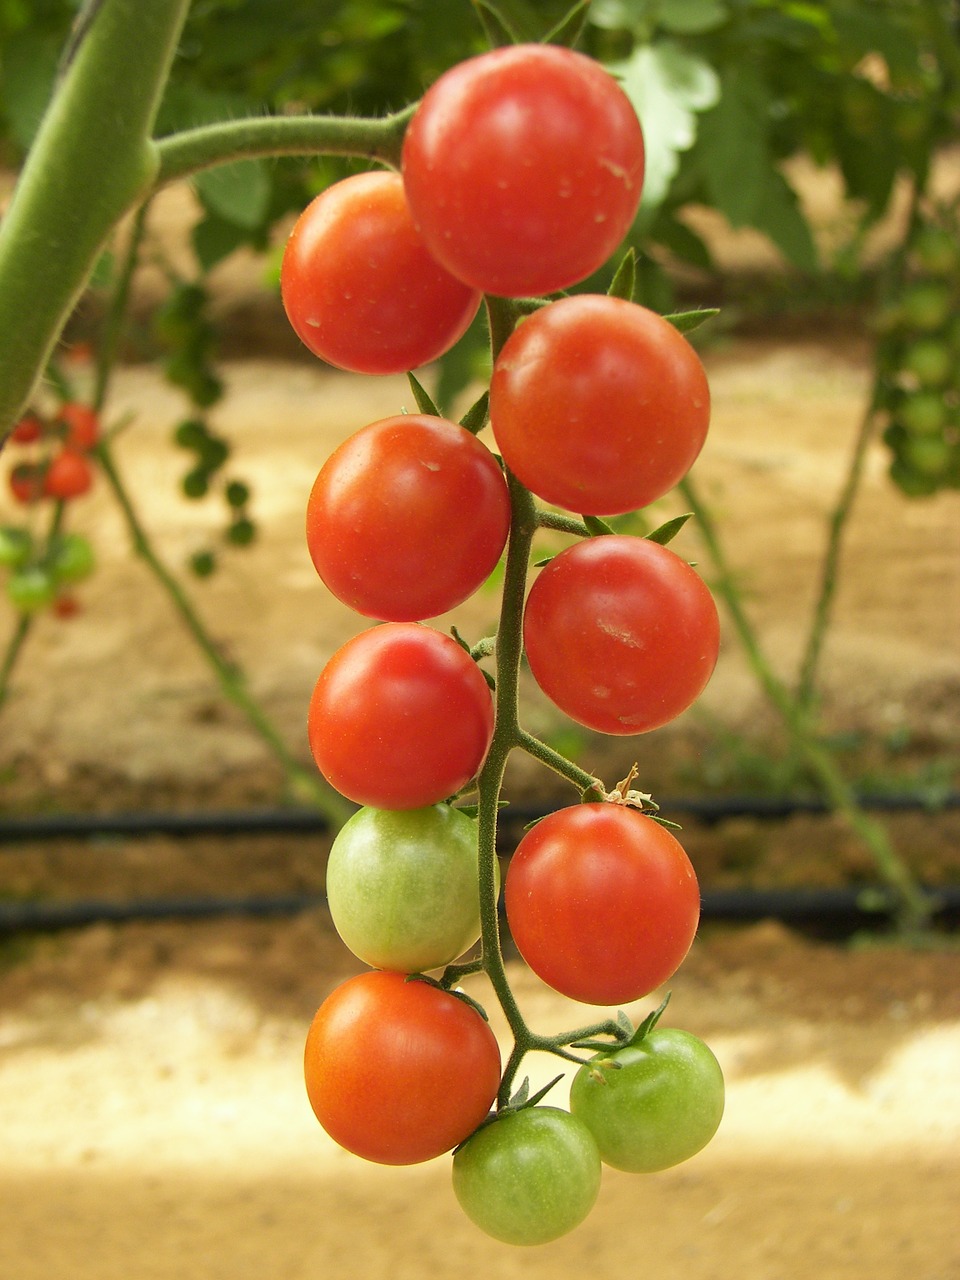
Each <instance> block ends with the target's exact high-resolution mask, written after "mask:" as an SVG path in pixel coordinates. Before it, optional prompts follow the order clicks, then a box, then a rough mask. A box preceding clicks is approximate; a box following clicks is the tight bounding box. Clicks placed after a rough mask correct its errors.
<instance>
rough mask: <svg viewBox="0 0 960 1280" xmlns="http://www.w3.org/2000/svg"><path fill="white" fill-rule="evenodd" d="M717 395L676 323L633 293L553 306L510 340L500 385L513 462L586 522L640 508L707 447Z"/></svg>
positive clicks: (506, 448)
mask: <svg viewBox="0 0 960 1280" xmlns="http://www.w3.org/2000/svg"><path fill="white" fill-rule="evenodd" d="M709 422H710V389H709V386H708V384H707V377H706V374H705V373H704V370H703V366H702V364H701V363H700V358H699V356H698V355H697V353H696V351H695V350H694V349H693V347H692V346H691V345H690V343H689V342H687V340H686V338H684V337H683V335H682V334H680V333H679V332H678V331H677V330H676V329H675V328H674V327H673V325H672V324H670V323H669V321H667V320H664V319H663V317H662V316H659V315H657V314H656V312H654V311H648V310H647V308H646V307H640V306H637V305H636V304H635V303H632V302H626V301H624V300H623V299H622V298H608V297H601V296H596V295H592V294H580V295H577V296H576V297H572V298H561V299H560V300H559V301H557V302H554V303H552V304H551V305H550V306H549V307H543V308H541V310H540V311H537V312H536V313H535V314H534V315H532V316H530V317H529V318H528V319H527V320H525V321H524V322H523V324H521V325H520V326H519V328H518V329H517V330H516V331H515V332H514V333H513V334H512V335H511V336H510V338H509V339H508V340H507V342H506V344H505V346H504V348H503V350H502V351H501V352H500V355H499V356H498V358H497V361H496V364H495V366H494V371H493V378H492V381H491V384H490V424H491V426H492V428H493V434H494V436H495V437H496V441H497V445H498V447H499V449H500V452H501V453H502V455H503V460H504V462H505V463H506V464H507V466H508V467H509V468H510V470H511V471H512V472H513V473H514V475H515V476H516V477H517V479H518V480H520V482H521V483H522V484H524V485H526V487H527V488H528V489H530V490H531V491H532V492H533V493H535V494H536V495H537V496H538V497H539V498H543V499H544V501H546V502H550V503H554V504H556V505H557V506H559V507H565V508H566V509H567V510H568V511H578V512H581V513H582V514H585V515H596V516H612V515H623V514H624V513H626V512H628V511H636V510H637V509H638V508H640V507H645V506H647V505H648V504H649V503H651V502H654V501H656V499H657V498H660V497H662V496H663V495H664V494H665V493H667V492H668V491H669V490H670V489H672V488H673V486H674V485H675V484H676V483H677V482H678V481H679V480H682V479H683V477H684V476H685V475H686V473H687V472H688V471H689V469H690V467H691V466H692V465H693V463H694V461H695V460H696V458H697V455H698V454H699V453H700V450H701V449H702V447H703V442H704V440H705V438H706V434H707V427H708V425H709Z"/></svg>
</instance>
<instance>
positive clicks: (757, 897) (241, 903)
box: [0, 886, 960, 936]
mask: <svg viewBox="0 0 960 1280" xmlns="http://www.w3.org/2000/svg"><path fill="white" fill-rule="evenodd" d="M930 892H932V893H933V894H934V896H935V899H936V904H935V905H936V911H935V913H934V914H935V921H936V923H937V924H940V925H943V926H947V927H956V926H957V925H958V924H960V886H946V887H943V888H936V889H933V890H931V891H930ZM884 901H885V891H884V890H883V888H881V887H879V886H862V887H859V888H858V887H841V888H806V889H717V890H706V891H705V892H704V894H703V897H702V906H701V919H702V921H703V922H704V923H709V922H723V921H727V922H751V921H758V920H767V919H775V920H780V921H782V922H783V923H785V924H792V925H795V926H797V927H799V928H804V927H806V928H811V929H813V931H814V932H820V933H827V934H829V935H831V936H836V935H838V934H841V935H842V934H845V933H846V934H848V933H852V932H855V931H856V930H858V929H863V928H867V927H871V926H872V927H874V928H880V927H886V926H887V924H888V922H887V919H886V917H885V915H884V914H883V911H882V904H883V902H884ZM325 908H326V899H325V898H324V897H323V895H321V894H307V893H289V894H276V895H259V896H253V897H171V898H136V899H132V900H129V901H126V902H116V901H110V900H86V901H74V902H50V901H48V902H0V934H14V933H27V932H44V933H46V932H51V931H54V930H59V929H73V928H79V927H82V926H84V925H90V924H102V923H115V924H120V923H127V922H130V921H148V920H197V919H215V918H217V917H225V916H226V917H243V916H247V917H254V918H267V917H276V916H281V917H283V916H293V915H297V914H299V913H301V912H304V911H314V910H319V909H325Z"/></svg>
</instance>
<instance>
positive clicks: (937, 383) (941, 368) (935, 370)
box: [903, 338, 956, 387]
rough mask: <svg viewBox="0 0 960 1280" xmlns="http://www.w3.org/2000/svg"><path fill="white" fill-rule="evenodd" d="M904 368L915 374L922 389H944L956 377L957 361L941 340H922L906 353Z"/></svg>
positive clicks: (910, 347) (913, 344)
mask: <svg viewBox="0 0 960 1280" xmlns="http://www.w3.org/2000/svg"><path fill="white" fill-rule="evenodd" d="M903 368H904V369H905V370H906V371H907V372H908V373H912V374H913V376H914V377H915V378H916V379H917V381H918V382H919V383H920V385H921V387H942V386H945V385H946V384H947V383H948V382H949V381H950V380H951V378H952V377H954V374H955V370H956V360H955V359H954V355H953V352H952V351H951V350H950V348H949V347H948V346H947V345H946V343H944V342H943V341H941V340H940V339H938V338H920V339H918V341H916V342H914V343H912V344H911V345H910V346H909V347H908V348H907V350H906V351H905V352H904V355H903Z"/></svg>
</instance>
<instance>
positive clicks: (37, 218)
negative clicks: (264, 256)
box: [0, 0, 189, 440]
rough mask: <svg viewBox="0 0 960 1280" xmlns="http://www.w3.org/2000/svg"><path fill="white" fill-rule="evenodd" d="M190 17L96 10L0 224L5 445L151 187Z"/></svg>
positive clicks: (163, 10) (174, 9)
mask: <svg viewBox="0 0 960 1280" xmlns="http://www.w3.org/2000/svg"><path fill="white" fill-rule="evenodd" d="M188 8H189V0H150V3H149V4H145V3H144V2H143V0H100V3H99V4H98V5H96V6H91V7H90V9H89V15H88V16H89V21H88V23H87V25H86V27H85V28H84V29H83V33H82V35H81V36H80V38H79V39H78V41H77V43H76V47H75V49H74V50H73V53H72V56H71V58H70V60H69V62H68V64H67V66H66V69H65V72H64V74H63V76H62V78H61V80H60V82H59V83H58V85H57V88H56V90H55V93H54V96H53V100H52V102H51V104H50V106H49V108H48V109H47V112H46V115H45V116H44V119H43V121H42V123H41V126H40V130H39V132H38V134H37V137H36V140H35V141H34V144H33V147H32V148H31V151H30V154H29V156H28V157H27V160H26V163H25V165H24V167H23V171H22V173H21V174H20V178H19V180H18V182H17V185H16V187H15V188H14V193H13V198H12V199H11V202H10V207H9V209H8V210H7V213H6V215H5V216H4V218H3V221H2V222H0V334H2V335H3V341H2V343H0V440H2V439H3V437H4V436H5V435H6V433H7V430H8V428H9V427H10V426H11V425H12V423H13V422H15V421H16V419H17V417H18V415H19V414H20V413H21V412H22V410H23V408H24V407H25V406H26V404H27V402H28V400H29V397H30V395H31V393H32V391H33V387H34V384H35V382H36V379H37V378H38V376H39V375H40V373H41V371H42V370H43V368H44V367H45V366H46V364H47V361H48V359H49V356H50V354H51V352H52V350H53V347H54V344H55V343H56V341H57V339H58V337H59V335H60V332H61V330H62V328H63V325H64V324H65V322H66V320H67V317H68V316H69V315H70V312H71V311H72V310H73V307H74V305H75V303H76V301H77V298H78V297H79V295H80V293H81V291H82V289H83V287H84V285H85V284H86V282H87V279H88V278H89V275H90V272H91V271H92V270H93V267H94V265H95V263H96V261H97V257H98V256H99V254H100V252H101V250H102V249H103V247H104V244H105V243H106V240H107V238H108V236H109V235H110V233H111V231H112V230H113V228H114V227H115V226H116V224H117V223H118V222H119V220H120V219H121V218H122V217H123V215H124V214H125V213H127V211H128V210H129V209H131V208H133V207H135V206H136V205H137V204H138V203H139V202H140V201H141V200H142V199H143V197H144V196H145V195H146V193H147V192H148V191H149V189H150V187H151V186H152V184H153V182H154V181H155V179H156V174H157V169H158V166H159V159H158V156H157V152H156V148H155V146H154V144H153V142H152V141H151V140H150V133H151V131H152V128H153V121H154V116H155V114H156V109H157V105H158V103H159V101H160V96H161V93H162V91H163V86H164V84H165V82H166V78H167V74H168V71H169V67H170V63H171V61H172V59H173V54H174V50H175V48H176V44H177V41H178V39H179V35H180V30H181V28H182V26H183V22H184V19H185V17H186V14H187V10H188ZM118 72H121V73H122V74H118Z"/></svg>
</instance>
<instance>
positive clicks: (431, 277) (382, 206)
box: [280, 172, 480, 374]
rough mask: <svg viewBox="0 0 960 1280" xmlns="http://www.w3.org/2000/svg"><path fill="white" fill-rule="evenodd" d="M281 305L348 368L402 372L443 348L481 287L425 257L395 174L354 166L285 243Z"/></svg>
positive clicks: (306, 337) (461, 326)
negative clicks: (354, 170)
mask: <svg viewBox="0 0 960 1280" xmlns="http://www.w3.org/2000/svg"><path fill="white" fill-rule="evenodd" d="M280 290H281V296H282V299H283V305H284V308H285V310H286V313H287V317H288V319H289V320H290V323H291V325H292V326H293V328H294V330H295V332H296V334H297V336H298V337H299V338H300V340H301V342H303V344H304V345H305V346H306V347H307V348H308V349H309V350H310V351H312V352H313V354H314V355H316V356H319V357H320V358H321V359H322V360H325V361H326V362H327V363H328V364H332V365H334V366H335V367H336V368H339V369H346V370H349V371H350V372H353V373H367V374H390V373H406V372H407V371H408V370H410V369H416V368H419V367H420V366H421V365H424V364H429V363H430V361H431V360H436V359H437V358H438V357H439V356H441V355H443V353H444V352H445V351H448V350H449V349H450V347H452V346H453V345H454V343H456V342H457V341H458V340H459V339H460V338H461V337H462V336H463V334H464V333H466V331H467V329H468V328H469V326H470V323H471V321H472V320H473V318H474V316H475V315H476V313H477V311H478V309H479V306H480V294H479V293H478V292H477V291H476V290H474V289H471V288H470V287H469V286H468V285H465V284H463V282H462V281H460V280H458V279H455V278H454V277H453V276H452V275H450V273H449V272H448V271H446V270H445V269H444V268H443V267H441V266H440V264H439V263H438V262H437V261H436V260H435V259H434V258H433V257H432V256H431V254H430V253H429V252H428V250H427V248H426V246H425V245H424V243H423V241H422V239H421V237H420V235H419V233H418V232H417V231H416V229H415V228H414V225H413V221H412V219H411V216H410V211H409V209H408V208H407V203H406V198H405V196H404V191H403V182H402V180H401V178H400V176H399V174H395V173H383V172H373V173H361V174H355V175H353V176H352V177H349V178H344V179H343V180H342V181H340V182H336V183H334V184H333V185H332V186H330V187H328V188H327V190H326V191H322V192H321V193H320V195H318V196H317V197H316V198H315V199H314V200H312V201H311V203H310V204H309V205H307V207H306V209H305V210H304V211H303V213H301V215H300V217H299V218H298V219H297V222H296V224H295V225H294V228H293V231H292V232H291V234H290V238H289V240H288V241H287V245H286V249H285V251H284V255H283V263H282V266H281V273H280Z"/></svg>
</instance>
